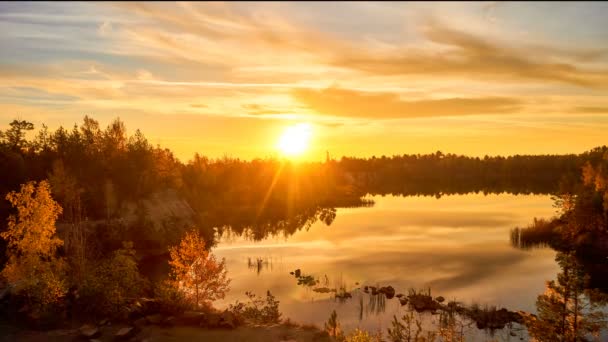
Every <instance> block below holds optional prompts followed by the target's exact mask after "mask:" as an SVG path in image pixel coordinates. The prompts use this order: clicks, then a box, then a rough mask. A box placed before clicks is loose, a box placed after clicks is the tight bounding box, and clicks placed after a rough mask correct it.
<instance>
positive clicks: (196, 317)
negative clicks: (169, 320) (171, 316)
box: [176, 311, 205, 326]
mask: <svg viewBox="0 0 608 342" xmlns="http://www.w3.org/2000/svg"><path fill="white" fill-rule="evenodd" d="M204 319H205V314H204V313H202V312H198V311H186V312H184V313H183V314H182V315H181V316H180V317H179V319H177V320H176V321H178V322H179V323H181V324H184V325H190V326H198V325H200V324H201V321H203V320H204Z"/></svg>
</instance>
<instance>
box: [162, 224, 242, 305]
mask: <svg viewBox="0 0 608 342" xmlns="http://www.w3.org/2000/svg"><path fill="white" fill-rule="evenodd" d="M169 252H170V255H171V260H170V261H169V265H170V266H171V268H172V275H173V280H174V282H175V285H176V286H177V288H178V289H179V290H180V291H181V292H183V293H184V295H185V296H186V298H187V299H188V300H189V301H190V303H192V304H193V305H194V306H195V307H197V308H198V307H199V306H201V305H203V304H209V302H211V301H214V300H217V299H222V298H224V296H225V294H226V292H227V291H228V290H229V284H230V279H228V277H227V271H226V265H225V260H224V259H222V261H220V262H218V261H217V259H216V258H215V256H214V255H213V254H211V253H210V252H209V251H208V250H207V249H205V240H204V239H203V238H202V237H201V236H200V235H199V234H198V232H196V231H191V232H188V233H186V235H185V236H184V238H183V239H182V241H181V242H180V244H179V245H178V246H175V247H172V248H170V249H169Z"/></svg>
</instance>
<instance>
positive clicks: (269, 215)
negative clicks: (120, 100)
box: [0, 117, 606, 250]
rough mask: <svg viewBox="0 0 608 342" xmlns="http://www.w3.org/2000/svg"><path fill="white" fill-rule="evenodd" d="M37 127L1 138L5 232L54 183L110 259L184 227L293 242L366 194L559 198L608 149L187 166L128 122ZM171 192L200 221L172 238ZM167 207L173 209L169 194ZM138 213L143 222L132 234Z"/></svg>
mask: <svg viewBox="0 0 608 342" xmlns="http://www.w3.org/2000/svg"><path fill="white" fill-rule="evenodd" d="M32 130H34V125H33V124H32V123H30V122H27V121H25V120H21V121H20V120H14V121H12V122H11V123H10V127H9V128H8V129H6V130H4V131H0V177H1V178H0V179H2V182H0V196H2V200H1V201H0V225H1V226H0V227H4V225H5V222H6V218H7V217H8V214H9V205H8V202H6V201H4V197H5V195H6V193H8V192H9V191H12V190H19V187H20V185H21V184H23V183H25V182H27V181H30V180H42V179H48V180H49V182H50V184H51V187H52V195H53V197H54V198H55V199H56V200H57V201H58V202H59V203H60V205H61V206H62V207H63V214H62V216H61V217H60V222H63V223H74V222H81V221H87V222H91V223H94V222H97V223H99V224H102V225H103V226H104V228H99V229H100V232H99V234H98V239H99V240H102V241H105V240H107V241H106V242H103V243H104V244H105V245H103V246H101V247H100V248H101V249H102V250H103V249H109V248H111V246H114V247H116V248H117V247H119V246H120V243H121V241H122V240H127V239H131V240H138V241H141V240H142V239H144V238H147V239H150V241H151V242H150V246H148V247H151V248H152V247H154V246H155V245H156V246H158V247H163V246H165V245H166V243H168V242H175V241H178V239H179V235H180V230H179V229H176V227H175V226H177V225H182V226H183V225H196V226H198V227H201V229H203V230H204V233H205V232H206V234H207V238H209V236H210V235H212V232H213V230H212V229H211V228H214V227H218V228H220V229H221V228H222V227H224V228H225V227H230V228H231V229H233V230H234V231H236V232H237V233H244V232H249V233H250V234H252V235H253V237H254V238H260V237H263V236H265V235H266V234H272V233H277V232H279V231H281V232H283V233H285V234H291V233H293V232H295V231H296V230H298V229H301V228H303V227H307V226H309V225H310V224H312V223H314V222H316V221H317V220H322V221H323V222H325V223H326V224H331V221H332V220H333V218H334V217H335V209H334V208H336V207H347V206H361V205H369V204H370V202H369V201H366V200H365V199H364V196H365V195H366V194H398V195H436V196H437V195H441V194H452V193H468V192H479V191H481V192H491V193H501V192H510V193H553V192H557V191H558V190H559V189H558V187H559V186H560V183H561V184H562V185H563V184H568V183H577V182H579V179H580V169H581V166H582V165H583V164H584V162H585V161H586V160H590V159H594V158H595V159H597V158H601V155H602V154H603V152H604V151H606V147H601V148H596V149H594V150H592V151H589V152H586V153H583V154H580V155H543V156H513V157H485V158H472V157H465V156H457V155H453V154H446V155H444V154H442V153H441V152H437V153H435V154H430V155H403V156H394V157H384V156H383V157H381V158H375V157H373V158H370V159H357V158H346V157H344V158H342V159H341V160H327V161H325V162H322V163H321V162H307V163H293V162H290V161H285V160H278V159H255V160H251V161H245V160H240V159H235V158H221V159H210V158H207V157H204V156H201V155H199V154H196V155H195V156H194V158H193V159H192V160H190V161H188V162H186V163H184V162H181V161H179V160H178V159H177V158H176V157H175V156H174V154H173V153H172V152H171V151H170V150H168V149H166V148H162V147H160V146H154V145H152V144H150V143H149V142H148V140H147V139H146V138H145V136H144V135H143V134H142V132H140V131H139V130H136V131H135V133H134V134H132V135H130V136H129V135H127V130H126V127H125V125H124V123H123V122H122V121H120V119H116V120H114V121H113V122H111V123H110V124H109V125H108V126H107V127H105V128H102V127H100V125H99V123H98V122H97V121H96V120H94V119H92V118H90V117H85V118H84V120H83V122H82V123H81V124H80V125H74V126H73V127H72V128H71V129H66V128H64V127H60V128H58V129H57V130H55V131H50V130H49V129H48V128H47V127H46V126H44V125H43V126H42V127H41V128H40V129H38V131H37V133H36V134H35V136H34V138H33V139H26V132H28V131H32ZM168 191H170V192H171V193H173V194H176V196H173V197H171V198H173V199H174V198H177V199H178V200H179V201H182V202H184V203H186V206H187V207H188V208H189V209H190V211H191V212H192V215H190V216H191V217H189V219H191V220H192V221H193V222H181V223H179V224H178V223H177V222H178V221H180V219H183V217H179V216H180V214H179V213H177V214H175V216H176V217H172V218H170V219H168V220H166V222H163V225H165V226H166V228H167V229H164V230H162V229H161V230H159V229H152V228H151V226H152V223H151V222H149V216H150V215H149V214H150V213H148V212H146V210H148V211H149V210H150V208H149V207H146V206H145V205H144V200H146V199H148V198H150V197H151V196H157V195H158V194H161V193H166V192H168ZM163 201H164V202H166V203H168V205H172V204H171V203H169V202H170V201H169V200H167V199H166V197H161V202H163ZM129 208H130V209H129ZM127 213H128V214H129V215H135V216H136V217H137V219H136V220H135V223H130V224H127V225H126V227H125V223H124V222H125V221H124V220H123V218H124V217H125V215H127ZM116 227H118V228H116ZM277 227H279V228H277ZM102 233H103V234H102ZM102 236H105V238H102ZM104 239H105V240H104ZM153 241H156V242H153ZM100 243H101V242H100ZM140 244H141V242H140ZM136 247H137V246H136ZM139 247H141V246H139Z"/></svg>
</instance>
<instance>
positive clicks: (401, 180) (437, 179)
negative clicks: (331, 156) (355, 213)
mask: <svg viewBox="0 0 608 342" xmlns="http://www.w3.org/2000/svg"><path fill="white" fill-rule="evenodd" d="M605 150H606V147H601V148H596V149H594V150H592V151H589V152H585V153H582V154H580V155H576V154H568V155H515V156H509V157H501V156H496V157H489V156H485V157H483V158H479V157H467V156H460V155H455V154H443V153H441V152H436V153H434V154H427V155H420V154H418V155H402V156H393V157H385V156H382V157H381V158H375V157H373V158H371V159H361V158H342V159H341V160H340V162H338V163H337V165H338V167H339V169H340V170H342V171H345V172H347V173H348V174H350V175H352V177H353V178H354V179H355V180H356V184H358V185H359V186H360V187H361V189H362V190H363V192H365V193H369V194H373V195H376V194H379V195H387V194H390V195H404V196H411V195H434V196H440V195H449V194H466V193H471V192H482V193H503V192H506V193H513V194H550V193H556V192H558V191H559V190H560V189H559V187H560V186H565V185H567V184H573V183H577V182H580V178H581V167H582V166H583V165H584V163H585V162H586V161H587V160H590V159H594V158H598V156H601V155H602V154H603V151H605ZM560 184H561V185H560Z"/></svg>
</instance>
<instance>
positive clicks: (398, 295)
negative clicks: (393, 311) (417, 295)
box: [395, 293, 403, 298]
mask: <svg viewBox="0 0 608 342" xmlns="http://www.w3.org/2000/svg"><path fill="white" fill-rule="evenodd" d="M395 297H397V298H401V297H403V293H399V294H397V295H396V296H395Z"/></svg>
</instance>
